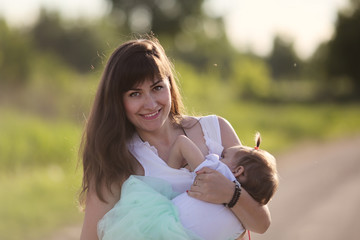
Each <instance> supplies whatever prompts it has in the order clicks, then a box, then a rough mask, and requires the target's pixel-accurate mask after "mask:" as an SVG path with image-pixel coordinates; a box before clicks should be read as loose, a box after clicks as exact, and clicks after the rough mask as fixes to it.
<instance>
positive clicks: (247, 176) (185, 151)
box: [168, 134, 279, 239]
mask: <svg viewBox="0 0 360 240" xmlns="http://www.w3.org/2000/svg"><path fill="white" fill-rule="evenodd" d="M260 141H261V138H260V134H257V135H256V147H255V148H251V147H246V146H234V147H231V148H228V149H225V150H224V151H223V154H222V156H221V157H222V158H221V159H220V157H219V156H217V155H215V154H210V155H208V156H206V157H204V156H203V154H202V153H201V151H200V150H199V148H198V147H197V146H196V145H195V144H194V143H193V142H192V141H191V140H190V139H189V138H187V137H186V136H184V135H181V136H179V137H178V139H177V140H176V142H175V143H174V145H173V147H172V151H171V154H170V157H169V161H168V165H169V166H171V167H178V166H177V164H178V163H179V162H183V161H182V160H183V159H185V160H186V162H187V163H188V165H189V168H190V171H198V170H200V169H201V168H203V167H210V168H212V169H215V170H217V171H219V172H221V173H222V174H223V175H224V176H225V177H227V178H229V179H230V180H232V181H235V182H236V181H238V182H239V183H240V184H241V187H243V188H244V189H246V191H247V192H248V193H249V194H250V195H251V196H252V197H253V198H254V199H255V200H256V201H257V202H259V203H260V204H266V203H267V202H268V201H269V200H270V199H271V197H272V196H273V194H274V193H275V191H276V189H277V186H278V182H279V179H278V174H277V170H276V161H275V158H274V157H273V156H272V155H271V154H270V153H268V152H266V151H264V150H262V149H259V145H260ZM204 159H205V160H204ZM195 185H196V180H195ZM240 194H241V190H240ZM235 199H236V198H235ZM172 201H173V203H174V204H175V205H176V206H177V207H178V209H179V214H180V220H181V222H182V224H183V226H184V227H185V228H187V229H189V230H191V231H192V232H194V233H195V234H197V235H198V236H200V237H202V238H203V239H229V238H233V239H236V238H238V237H239V236H240V235H241V234H242V233H243V232H244V228H243V226H242V225H241V224H240V222H239V221H238V219H237V218H236V217H235V216H234V214H232V212H231V210H230V209H229V208H228V207H225V206H223V205H221V204H211V203H207V202H204V201H200V200H197V199H194V198H191V197H190V196H188V195H187V194H186V193H183V194H180V195H179V196H178V197H176V198H174V199H173V200H172ZM235 203H236V202H235ZM235 203H233V204H232V205H234V204H235ZM224 205H227V203H226V204H224ZM228 206H229V205H228ZM229 207H232V206H229Z"/></svg>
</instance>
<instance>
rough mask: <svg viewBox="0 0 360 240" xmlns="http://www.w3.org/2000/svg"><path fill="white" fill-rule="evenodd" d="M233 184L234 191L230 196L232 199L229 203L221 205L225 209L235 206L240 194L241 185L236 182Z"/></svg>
mask: <svg viewBox="0 0 360 240" xmlns="http://www.w3.org/2000/svg"><path fill="white" fill-rule="evenodd" d="M234 183H235V190H234V195H233V196H232V199H231V200H230V202H229V203H223V205H224V206H225V207H228V208H232V207H234V206H235V204H236V203H237V201H238V200H239V198H240V194H241V185H240V183H239V182H238V181H236V180H235V181H234Z"/></svg>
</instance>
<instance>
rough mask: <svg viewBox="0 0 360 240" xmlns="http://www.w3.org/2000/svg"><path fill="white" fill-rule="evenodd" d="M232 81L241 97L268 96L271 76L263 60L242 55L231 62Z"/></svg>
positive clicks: (259, 97) (257, 97)
mask: <svg viewBox="0 0 360 240" xmlns="http://www.w3.org/2000/svg"><path fill="white" fill-rule="evenodd" d="M232 69H233V75H232V78H231V80H232V83H233V85H234V87H235V88H236V89H237V94H238V96H241V97H242V98H250V99H261V98H263V99H264V98H266V97H268V96H269V93H270V85H271V81H272V80H271V77H270V71H269V69H268V67H267V65H266V64H265V62H264V61H262V60H260V59H256V58H254V57H242V58H239V59H238V60H236V61H234V62H233V63H232Z"/></svg>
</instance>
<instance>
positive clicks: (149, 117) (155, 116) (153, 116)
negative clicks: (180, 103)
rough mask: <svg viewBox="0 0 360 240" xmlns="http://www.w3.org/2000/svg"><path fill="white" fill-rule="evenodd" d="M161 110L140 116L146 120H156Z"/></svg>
mask: <svg viewBox="0 0 360 240" xmlns="http://www.w3.org/2000/svg"><path fill="white" fill-rule="evenodd" d="M160 111H161V109H159V110H157V111H156V112H153V113H149V114H142V115H141V116H142V117H143V118H145V119H146V120H153V119H156V118H157V117H158V116H159V114H160Z"/></svg>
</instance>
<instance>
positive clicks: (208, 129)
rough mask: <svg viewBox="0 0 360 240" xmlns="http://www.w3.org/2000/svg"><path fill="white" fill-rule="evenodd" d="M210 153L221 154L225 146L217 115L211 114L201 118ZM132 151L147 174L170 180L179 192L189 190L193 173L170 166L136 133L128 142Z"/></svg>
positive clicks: (174, 188)
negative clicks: (222, 141)
mask: <svg viewBox="0 0 360 240" xmlns="http://www.w3.org/2000/svg"><path fill="white" fill-rule="evenodd" d="M199 122H200V124H201V128H202V131H203V134H204V139H205V142H206V146H207V147H208V149H209V154H217V155H219V156H220V155H221V153H222V151H223V149H224V148H223V146H222V143H221V133H220V126H219V121H218V118H217V116H216V115H209V116H206V117H202V118H200V119H199ZM128 148H129V150H130V152H131V153H132V154H133V155H134V157H135V158H136V159H137V160H138V161H139V162H140V164H141V165H142V167H143V168H144V171H145V174H144V175H145V176H151V177H157V178H161V179H164V180H166V181H167V182H169V183H170V184H171V185H172V187H173V190H174V191H175V192H178V193H182V192H185V191H186V190H188V189H189V188H190V186H191V184H192V182H193V174H192V173H191V172H189V170H187V169H185V168H181V169H175V168H171V167H169V166H168V165H167V164H166V162H164V161H163V160H162V159H161V158H160V157H159V155H158V152H157V150H156V148H155V147H153V146H150V144H149V143H148V142H143V141H142V140H141V139H140V137H139V136H138V135H137V134H135V135H134V137H133V138H132V140H131V141H130V142H129V144H128Z"/></svg>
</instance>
